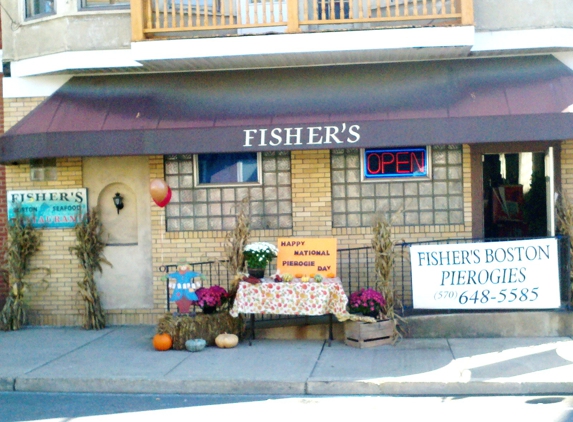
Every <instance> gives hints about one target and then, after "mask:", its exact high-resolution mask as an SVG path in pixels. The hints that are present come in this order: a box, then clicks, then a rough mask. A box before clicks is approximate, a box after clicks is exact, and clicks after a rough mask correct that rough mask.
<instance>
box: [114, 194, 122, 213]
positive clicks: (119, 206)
mask: <svg viewBox="0 0 573 422" xmlns="http://www.w3.org/2000/svg"><path fill="white" fill-rule="evenodd" d="M113 203H114V204H115V207H116V208H117V213H118V214H119V210H121V209H123V196H121V195H120V194H119V192H118V193H116V194H115V196H114V197H113Z"/></svg>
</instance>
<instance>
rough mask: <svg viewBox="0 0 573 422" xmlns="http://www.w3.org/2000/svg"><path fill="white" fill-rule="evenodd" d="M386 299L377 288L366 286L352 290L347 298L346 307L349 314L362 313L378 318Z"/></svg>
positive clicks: (381, 314)
mask: <svg viewBox="0 0 573 422" xmlns="http://www.w3.org/2000/svg"><path fill="white" fill-rule="evenodd" d="M385 305H386V300H385V299H384V296H383V295H382V293H381V292H379V291H378V290H375V289H372V288H368V289H360V290H359V291H357V292H353V293H352V294H351V295H350V297H349V298H348V308H349V311H350V313H351V314H362V315H364V316H369V317H373V318H377V319H380V317H381V316H383V309H384V306H385Z"/></svg>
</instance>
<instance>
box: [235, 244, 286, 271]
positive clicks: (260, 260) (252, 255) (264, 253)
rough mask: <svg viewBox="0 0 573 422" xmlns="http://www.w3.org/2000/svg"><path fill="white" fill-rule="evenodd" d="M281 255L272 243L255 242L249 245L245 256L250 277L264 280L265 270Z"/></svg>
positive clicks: (244, 253)
mask: <svg viewBox="0 0 573 422" xmlns="http://www.w3.org/2000/svg"><path fill="white" fill-rule="evenodd" d="M278 253H279V250H278V248H277V247H276V246H275V245H273V244H272V243H268V242H255V243H249V244H248V245H247V246H245V249H243V255H244V257H245V261H246V263H247V269H248V272H249V275H251V276H253V277H256V278H263V277H264V275H265V268H267V265H269V262H271V261H272V259H273V258H275V257H276V256H277V255H278Z"/></svg>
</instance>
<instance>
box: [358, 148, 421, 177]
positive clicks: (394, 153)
mask: <svg viewBox="0 0 573 422" xmlns="http://www.w3.org/2000/svg"><path fill="white" fill-rule="evenodd" d="M364 164H365V166H364V170H365V171H364V173H365V176H366V177H370V178H375V177H414V176H416V177H420V176H427V175H428V168H427V152H426V148H425V147H423V148H401V149H376V150H366V151H365V153H364Z"/></svg>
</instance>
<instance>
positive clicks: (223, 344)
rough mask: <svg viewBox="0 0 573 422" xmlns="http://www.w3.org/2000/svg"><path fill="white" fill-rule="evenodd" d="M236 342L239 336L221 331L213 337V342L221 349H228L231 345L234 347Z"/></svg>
mask: <svg viewBox="0 0 573 422" xmlns="http://www.w3.org/2000/svg"><path fill="white" fill-rule="evenodd" d="M238 343H239V337H237V336H236V335H235V334H227V333H223V334H219V335H218V336H217V337H216V338H215V344H216V345H217V347H220V348H221V349H230V348H232V347H235V346H236V345H237V344H238Z"/></svg>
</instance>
